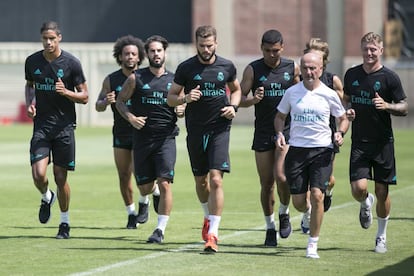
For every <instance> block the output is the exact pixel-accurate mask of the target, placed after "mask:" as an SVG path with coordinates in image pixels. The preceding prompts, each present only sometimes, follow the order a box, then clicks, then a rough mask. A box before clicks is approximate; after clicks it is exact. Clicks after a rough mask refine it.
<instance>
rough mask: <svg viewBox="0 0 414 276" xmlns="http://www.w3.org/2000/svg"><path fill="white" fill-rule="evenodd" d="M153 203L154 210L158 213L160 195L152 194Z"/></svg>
mask: <svg viewBox="0 0 414 276" xmlns="http://www.w3.org/2000/svg"><path fill="white" fill-rule="evenodd" d="M152 204H154V211H155V213H157V214H158V204H160V195H154V194H153V195H152Z"/></svg>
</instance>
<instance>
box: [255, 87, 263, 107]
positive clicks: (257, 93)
mask: <svg viewBox="0 0 414 276" xmlns="http://www.w3.org/2000/svg"><path fill="white" fill-rule="evenodd" d="M263 97H264V87H263V86H260V87H257V88H256V90H255V91H254V103H255V104H257V103H258V102H260V101H261V100H263Z"/></svg>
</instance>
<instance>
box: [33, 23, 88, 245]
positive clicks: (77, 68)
mask: <svg viewBox="0 0 414 276" xmlns="http://www.w3.org/2000/svg"><path fill="white" fill-rule="evenodd" d="M40 34H41V40H42V44H43V50H40V51H38V52H35V53H34V54H32V55H30V56H29V57H27V58H26V62H25V78H26V86H25V96H26V108H27V115H28V116H29V117H30V118H33V122H34V125H33V136H32V139H31V141H30V163H31V166H32V177H33V181H34V184H35V186H36V188H37V189H38V190H39V192H40V193H41V194H42V199H41V202H40V210H39V221H40V223H47V222H48V221H49V219H50V215H51V211H50V209H51V206H52V205H53V203H54V202H55V200H56V198H57V199H58V202H59V207H60V224H59V231H58V234H57V235H56V238H57V239H68V238H69V236H70V235H69V231H70V226H69V202H70V186H69V183H68V181H67V176H68V171H74V170H75V128H76V112H75V103H80V104H86V103H88V98H89V96H88V88H87V85H86V80H85V76H84V74H83V70H82V66H81V63H80V61H79V60H78V59H77V58H76V57H74V56H73V55H71V54H70V53H68V52H66V51H64V50H62V49H61V48H60V42H61V40H62V34H61V32H60V29H59V26H58V24H57V23H56V22H53V21H49V22H46V23H43V25H42V26H41V28H40ZM52 161H53V175H54V180H55V182H56V186H57V193H55V192H53V191H52V190H51V189H50V188H49V180H48V177H47V167H48V165H49V163H50V162H52Z"/></svg>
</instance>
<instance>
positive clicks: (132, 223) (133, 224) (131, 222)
mask: <svg viewBox="0 0 414 276" xmlns="http://www.w3.org/2000/svg"><path fill="white" fill-rule="evenodd" d="M126 228H127V229H137V216H136V215H134V214H131V215H128V224H127V226H126Z"/></svg>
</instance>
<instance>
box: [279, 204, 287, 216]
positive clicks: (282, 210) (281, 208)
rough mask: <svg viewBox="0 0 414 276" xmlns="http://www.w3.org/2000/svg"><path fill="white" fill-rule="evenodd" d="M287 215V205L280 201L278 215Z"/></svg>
mask: <svg viewBox="0 0 414 276" xmlns="http://www.w3.org/2000/svg"><path fill="white" fill-rule="evenodd" d="M283 214H284V215H287V214H289V205H284V204H282V203H280V206H279V215H283Z"/></svg>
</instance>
